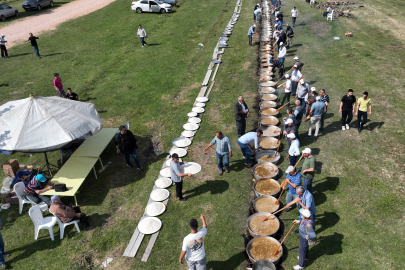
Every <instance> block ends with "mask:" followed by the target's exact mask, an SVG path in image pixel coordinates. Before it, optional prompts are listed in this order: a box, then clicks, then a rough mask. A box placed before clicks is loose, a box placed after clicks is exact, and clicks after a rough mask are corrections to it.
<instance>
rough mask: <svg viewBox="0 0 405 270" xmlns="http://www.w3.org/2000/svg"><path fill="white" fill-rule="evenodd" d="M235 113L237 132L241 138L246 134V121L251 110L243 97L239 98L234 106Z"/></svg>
mask: <svg viewBox="0 0 405 270" xmlns="http://www.w3.org/2000/svg"><path fill="white" fill-rule="evenodd" d="M233 111H234V115H235V120H236V130H237V133H238V137H241V136H242V135H243V134H245V130H246V119H247V118H248V117H249V108H248V106H247V105H246V103H245V99H244V98H243V97H242V96H240V97H239V98H238V101H237V102H236V103H235V105H234V106H233Z"/></svg>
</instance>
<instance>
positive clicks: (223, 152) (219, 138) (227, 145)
mask: <svg viewBox="0 0 405 270" xmlns="http://www.w3.org/2000/svg"><path fill="white" fill-rule="evenodd" d="M214 144H216V145H217V149H216V155H217V163H218V169H219V175H222V174H223V173H224V165H225V171H226V172H227V173H229V157H232V145H231V141H230V140H229V139H228V137H226V136H224V135H223V134H222V131H220V130H218V131H217V133H216V134H215V138H214V139H213V140H212V141H211V143H210V144H209V145H208V146H207V147H205V151H207V150H208V148H210V146H212V145H214ZM222 161H223V162H224V164H222Z"/></svg>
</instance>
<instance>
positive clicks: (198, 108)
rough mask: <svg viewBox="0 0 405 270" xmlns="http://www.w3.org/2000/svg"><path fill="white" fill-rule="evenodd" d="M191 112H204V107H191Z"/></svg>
mask: <svg viewBox="0 0 405 270" xmlns="http://www.w3.org/2000/svg"><path fill="white" fill-rule="evenodd" d="M191 110H192V111H193V112H196V113H203V112H205V109H204V108H201V107H194V108H192V109H191Z"/></svg>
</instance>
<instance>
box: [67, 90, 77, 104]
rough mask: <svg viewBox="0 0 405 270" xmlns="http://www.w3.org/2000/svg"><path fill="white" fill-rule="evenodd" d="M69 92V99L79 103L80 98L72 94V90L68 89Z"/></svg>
mask: <svg viewBox="0 0 405 270" xmlns="http://www.w3.org/2000/svg"><path fill="white" fill-rule="evenodd" d="M67 91H68V93H67V97H66V98H67V99H71V100H77V101H79V96H78V95H77V94H76V93H74V92H72V89H70V88H68V89H67Z"/></svg>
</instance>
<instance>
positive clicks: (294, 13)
mask: <svg viewBox="0 0 405 270" xmlns="http://www.w3.org/2000/svg"><path fill="white" fill-rule="evenodd" d="M290 17H291V18H292V23H293V27H294V26H295V20H296V19H297V18H298V10H297V8H296V7H294V8H293V9H292V10H291V14H290Z"/></svg>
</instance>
